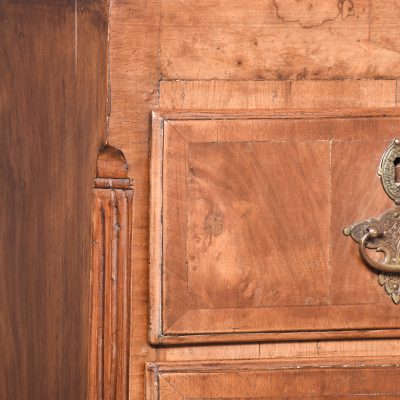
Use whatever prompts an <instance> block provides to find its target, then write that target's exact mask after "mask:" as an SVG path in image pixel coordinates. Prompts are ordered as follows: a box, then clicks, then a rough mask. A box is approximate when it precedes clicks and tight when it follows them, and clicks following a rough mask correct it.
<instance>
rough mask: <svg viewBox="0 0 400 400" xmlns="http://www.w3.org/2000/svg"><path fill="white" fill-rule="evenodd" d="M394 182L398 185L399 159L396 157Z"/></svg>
mask: <svg viewBox="0 0 400 400" xmlns="http://www.w3.org/2000/svg"><path fill="white" fill-rule="evenodd" d="M393 163H394V182H395V184H396V185H400V157H397V158H396V159H395V160H394V161H393Z"/></svg>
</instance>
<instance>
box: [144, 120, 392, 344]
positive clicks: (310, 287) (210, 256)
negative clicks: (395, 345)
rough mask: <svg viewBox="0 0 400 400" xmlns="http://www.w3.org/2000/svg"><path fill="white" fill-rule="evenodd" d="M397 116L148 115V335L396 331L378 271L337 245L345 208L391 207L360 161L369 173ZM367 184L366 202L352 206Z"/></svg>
mask: <svg viewBox="0 0 400 400" xmlns="http://www.w3.org/2000/svg"><path fill="white" fill-rule="evenodd" d="M398 121H399V119H398V117H393V118H362V117H360V118H353V119H350V118H343V119H341V118H336V119H334V118H323V117H319V118H315V119H309V120H304V119H299V120H293V119H291V120H269V119H264V120H262V119H256V120H252V119H249V120H247V119H235V120H221V119H218V120H202V119H200V120H191V121H190V120H184V121H179V120H164V121H163V120H160V119H159V118H158V117H157V116H156V117H155V120H154V132H153V152H152V165H153V167H152V175H151V177H152V195H151V198H152V204H151V216H152V221H153V222H152V226H151V228H152V231H151V242H150V248H151V259H150V261H151V277H150V288H151V296H152V297H151V299H152V304H151V314H152V326H151V329H150V339H151V340H152V341H153V342H154V343H178V342H179V343H182V342H188V343H190V342H208V341H211V342H213V341H216V342H219V341H231V340H234V341H251V340H256V339H257V340H278V339H283V338H286V339H295V338H298V339H305V338H311V337H313V338H321V339H322V338H327V337H357V336H358V337H360V336H361V337H371V336H378V337H383V336H395V335H396V334H398V333H396V331H395V330H394V329H396V328H398V322H397V316H396V315H397V313H396V308H395V306H393V304H391V302H390V299H389V298H388V297H387V296H386V295H385V294H384V293H383V290H382V288H381V287H380V286H379V285H378V283H377V277H376V274H374V273H373V272H372V271H370V270H368V269H367V268H365V266H364V265H363V264H362V262H361V260H360V259H359V257H358V256H357V253H354V251H352V250H354V249H353V248H352V247H351V246H350V245H349V244H348V243H346V246H344V247H343V248H341V247H340V245H341V244H342V245H343V244H344V239H345V238H344V237H343V239H342V230H343V227H344V226H346V225H347V224H348V223H347V222H346V221H345V219H343V218H342V217H341V216H340V215H341V213H342V209H345V210H347V211H346V212H350V211H351V213H352V214H353V213H357V212H360V210H364V212H367V213H368V212H372V213H373V212H374V210H375V208H377V207H381V208H382V207H383V208H384V207H385V204H386V205H387V206H390V201H389V200H388V199H387V198H386V196H385V194H384V192H383V190H382V189H381V185H380V182H379V180H378V179H375V182H373V179H372V175H373V172H371V173H370V174H369V175H371V176H370V179H368V180H364V179H361V174H363V172H362V171H363V168H361V167H359V166H364V165H366V164H368V165H370V164H372V163H373V161H376V164H377V165H378V160H379V157H380V155H381V153H382V151H383V149H384V148H385V147H386V146H387V143H388V140H389V139H391V138H392V135H393V133H394V132H395V130H396V129H397V127H398ZM225 124H226V125H225ZM376 135H379V137H380V140H379V141H377V140H376ZM385 138H386V140H385ZM341 151H342V152H344V154H341ZM365 157H367V158H368V160H367V159H365V160H364V158H365ZM371 157H372V158H373V159H370V158H371ZM336 160H337V161H336ZM338 167H339V169H338ZM358 168H360V169H358ZM372 170H374V169H372ZM343 175H345V177H346V179H342V178H343ZM365 185H368V196H367V198H368V202H369V203H368V204H370V205H373V208H371V207H370V208H368V207H365V204H364V203H363V202H360V204H358V203H357V198H358V197H360V198H362V197H363V193H365V192H366V188H365ZM305 188H306V190H305ZM364 197H365V196H364ZM353 203H354V204H353ZM331 205H332V207H334V209H333V211H332V210H331ZM365 209H366V210H367V211H365ZM161 210H162V218H161ZM355 218H357V217H356V216H354V217H353V218H349V219H350V220H353V219H355ZM160 221H162V224H161V225H160ZM329 227H331V228H330V229H329ZM330 242H331V243H332V245H330V244H329V243H330ZM332 248H333V249H334V250H332ZM344 249H346V250H344ZM338 257H339V258H340V259H341V260H343V257H345V261H341V263H340V264H338V262H337V259H338ZM350 264H351V268H348V267H347V265H350ZM292 268H294V270H292ZM317 277H318V278H317ZM347 277H348V278H347ZM346 282H347V283H346ZM364 287H366V288H367V289H365V290H364V291H363V292H362V293H360V294H358V292H359V290H363V289H362V288H364ZM381 315H385V318H384V319H382V318H381ZM374 330H375V332H374ZM313 331H314V333H312V332H313ZM335 331H336V332H335ZM346 331H347V332H346ZM296 332H298V333H297V334H296ZM241 333H242V335H241ZM262 333H264V334H265V335H264V336H263V334H262ZM286 334H287V336H285V335H286ZM218 335H221V336H218Z"/></svg>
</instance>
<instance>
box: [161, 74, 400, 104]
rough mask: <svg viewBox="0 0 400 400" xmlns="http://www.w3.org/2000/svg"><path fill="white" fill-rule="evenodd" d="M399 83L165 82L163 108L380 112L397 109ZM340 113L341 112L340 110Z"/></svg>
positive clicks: (365, 81) (162, 87)
mask: <svg viewBox="0 0 400 400" xmlns="http://www.w3.org/2000/svg"><path fill="white" fill-rule="evenodd" d="M397 105H398V104H397V81H395V80H356V81H347V80H338V81H300V82H299V81H226V80H222V81H221V80H219V81H216V80H213V81H162V82H161V83H160V108H161V109H166V110H168V111H171V110H189V111H195V110H209V111H210V110H213V111H214V112H216V111H223V110H235V109H237V110H241V111H243V110H271V109H274V110H279V109H284V110H288V109H308V108H310V109H321V108H323V109H335V110H337V109H344V108H354V109H357V110H360V109H366V108H370V109H374V108H375V109H379V108H390V107H396V106H397ZM336 112H337V111H336Z"/></svg>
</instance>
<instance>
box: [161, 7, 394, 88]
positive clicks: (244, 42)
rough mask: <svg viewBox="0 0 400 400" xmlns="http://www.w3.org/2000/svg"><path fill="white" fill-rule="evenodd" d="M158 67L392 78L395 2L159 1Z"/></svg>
mask: <svg viewBox="0 0 400 400" xmlns="http://www.w3.org/2000/svg"><path fill="white" fill-rule="evenodd" d="M161 4H162V6H161V25H160V34H161V39H160V41H161V42H160V48H161V52H160V68H161V74H162V78H163V79H166V80H167V79H168V80H175V79H184V80H210V79H229V80H265V79H273V80H306V79H307V80H309V79H343V78H353V79H354V78H355V79H359V78H396V77H398V75H399V72H400V70H399V60H400V55H399V51H400V41H399V33H400V28H399V25H398V24H397V19H398V18H399V16H400V6H399V4H398V2H397V1H396V0H385V1H380V0H342V1H315V0H311V1H296V0H290V1H287V0H285V1H283V0H264V1H258V0H246V1H245V0H239V1H235V2H232V1H230V0H224V1H219V0H206V1H202V2H201V3H200V4H199V2H197V1H194V0H190V1H176V0H163V1H162V2H161Z"/></svg>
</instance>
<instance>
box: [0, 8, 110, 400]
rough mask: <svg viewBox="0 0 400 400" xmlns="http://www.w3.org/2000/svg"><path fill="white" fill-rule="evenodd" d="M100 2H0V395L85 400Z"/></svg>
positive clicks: (102, 68) (101, 110) (101, 50)
mask: <svg viewBox="0 0 400 400" xmlns="http://www.w3.org/2000/svg"><path fill="white" fill-rule="evenodd" d="M107 18H108V10H107V7H106V2H102V1H92V2H88V1H76V2H74V1H69V0H68V1H57V2H53V1H23V0H21V1H8V0H4V1H1V2H0V21H1V22H0V38H1V39H0V76H1V84H0V130H1V137H2V146H3V147H2V148H3V154H2V157H1V161H0V177H1V178H0V179H1V182H2V190H1V193H0V204H1V207H0V220H1V224H0V237H1V250H0V277H1V278H0V281H1V290H0V304H1V306H0V309H1V311H0V354H1V357H0V358H1V361H0V398H1V399H4V400H11V399H15V400H16V399H18V400H28V399H65V400H67V399H68V400H69V399H84V398H85V396H86V393H87V384H86V378H85V377H86V375H87V373H88V368H87V360H88V349H89V347H88V345H89V296H88V293H89V269H90V251H89V249H90V247H91V241H90V220H91V202H92V199H91V196H92V186H93V177H94V176H95V161H96V156H97V152H98V150H99V147H100V144H101V142H102V141H103V140H104V136H105V132H106V116H107V102H106V96H107V83H106V78H107V55H106V49H107Z"/></svg>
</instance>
